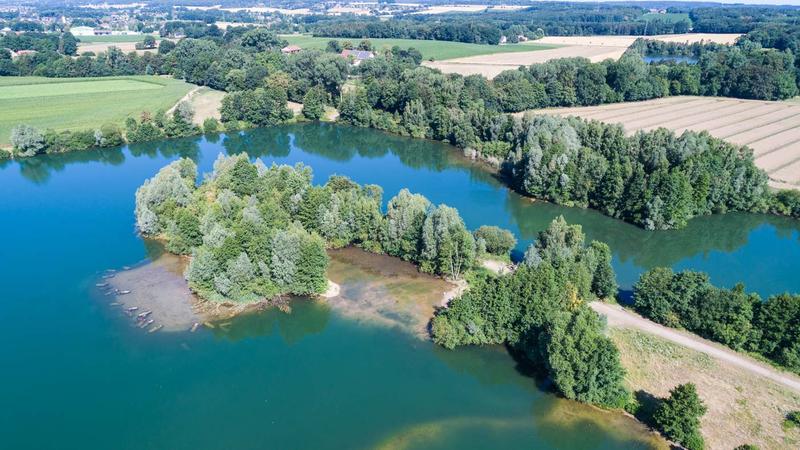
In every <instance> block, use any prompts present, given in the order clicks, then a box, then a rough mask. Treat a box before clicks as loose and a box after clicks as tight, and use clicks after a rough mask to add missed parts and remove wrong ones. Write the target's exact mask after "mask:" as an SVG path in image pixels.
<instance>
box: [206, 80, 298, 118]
mask: <svg viewBox="0 0 800 450" xmlns="http://www.w3.org/2000/svg"><path fill="white" fill-rule="evenodd" d="M287 102H288V97H287V96H286V90H285V89H284V88H282V87H280V86H270V87H267V88H257V89H254V90H252V91H238V92H232V93H230V94H228V95H226V96H225V98H223V99H222V107H221V108H220V113H221V114H222V121H223V122H230V121H240V120H243V121H245V122H249V123H251V124H253V125H258V126H265V125H276V124H279V123H282V122H285V121H287V120H289V119H291V118H292V116H293V114H292V111H291V110H290V109H289V108H288V107H287Z"/></svg>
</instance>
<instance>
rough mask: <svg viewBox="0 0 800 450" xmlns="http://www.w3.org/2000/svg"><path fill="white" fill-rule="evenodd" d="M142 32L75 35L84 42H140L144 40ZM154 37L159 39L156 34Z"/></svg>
mask: <svg viewBox="0 0 800 450" xmlns="http://www.w3.org/2000/svg"><path fill="white" fill-rule="evenodd" d="M145 36H146V35H144V34H121V35H114V36H75V37H76V38H77V39H78V41H80V42H86V43H92V44H95V43H99V42H114V43H121V42H142V41H143V40H144V37H145ZM152 36H153V37H154V38H156V39H159V37H158V36H157V35H152Z"/></svg>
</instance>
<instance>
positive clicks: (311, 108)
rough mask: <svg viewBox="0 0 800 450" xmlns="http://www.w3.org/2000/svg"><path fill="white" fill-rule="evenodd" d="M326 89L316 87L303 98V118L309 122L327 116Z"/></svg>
mask: <svg viewBox="0 0 800 450" xmlns="http://www.w3.org/2000/svg"><path fill="white" fill-rule="evenodd" d="M327 96H328V95H327V93H326V92H325V89H323V88H322V87H321V86H314V87H313V88H311V89H309V90H308V92H306V95H305V96H304V97H303V116H304V117H305V118H306V119H309V120H319V119H320V118H322V117H323V116H324V115H325V103H326V102H325V100H326V97H327Z"/></svg>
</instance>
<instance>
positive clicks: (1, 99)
mask: <svg viewBox="0 0 800 450" xmlns="http://www.w3.org/2000/svg"><path fill="white" fill-rule="evenodd" d="M192 87H193V85H192V84H189V83H185V82H183V81H180V80H175V79H172V78H164V77H154V76H130V77H103V78H43V77H0V111H3V114H0V145H2V146H8V145H9V144H10V138H11V129H12V128H13V127H14V126H15V125H18V124H21V123H24V124H28V125H32V126H34V127H37V128H41V129H46V128H52V129H54V130H81V129H92V128H96V127H99V126H101V125H103V124H104V123H117V124H119V125H122V124H123V123H124V121H125V119H126V118H127V117H129V116H131V115H138V114H139V113H141V112H142V111H150V112H155V111H157V110H159V109H168V108H171V107H172V106H173V105H175V103H177V101H178V100H179V99H180V98H181V97H183V96H184V95H186V93H187V92H189V91H190V90H191V89H192Z"/></svg>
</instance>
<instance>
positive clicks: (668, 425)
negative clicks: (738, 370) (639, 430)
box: [653, 383, 706, 450]
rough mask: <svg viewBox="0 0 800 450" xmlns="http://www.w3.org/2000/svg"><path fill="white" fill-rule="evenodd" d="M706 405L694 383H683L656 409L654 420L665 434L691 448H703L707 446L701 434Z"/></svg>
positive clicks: (695, 449) (693, 449)
mask: <svg viewBox="0 0 800 450" xmlns="http://www.w3.org/2000/svg"><path fill="white" fill-rule="evenodd" d="M705 413H706V406H705V404H704V403H703V401H702V400H700V397H699V396H698V395H697V389H696V388H695V385H694V384H692V383H687V384H681V385H678V386H676V387H675V388H674V389H672V390H671V391H670V394H669V397H668V398H666V399H664V400H663V401H662V402H661V404H660V405H659V406H658V409H656V412H655V413H654V415H653V420H654V422H655V424H656V427H657V428H658V429H659V430H660V431H661V432H662V433H664V435H665V436H666V437H667V438H669V439H671V440H673V441H675V442H677V443H679V444H681V445H683V446H684V447H686V448H687V449H689V450H702V449H703V448H704V446H705V444H704V442H703V436H702V435H701V434H700V418H701V417H702V416H703V415H704V414H705Z"/></svg>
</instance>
